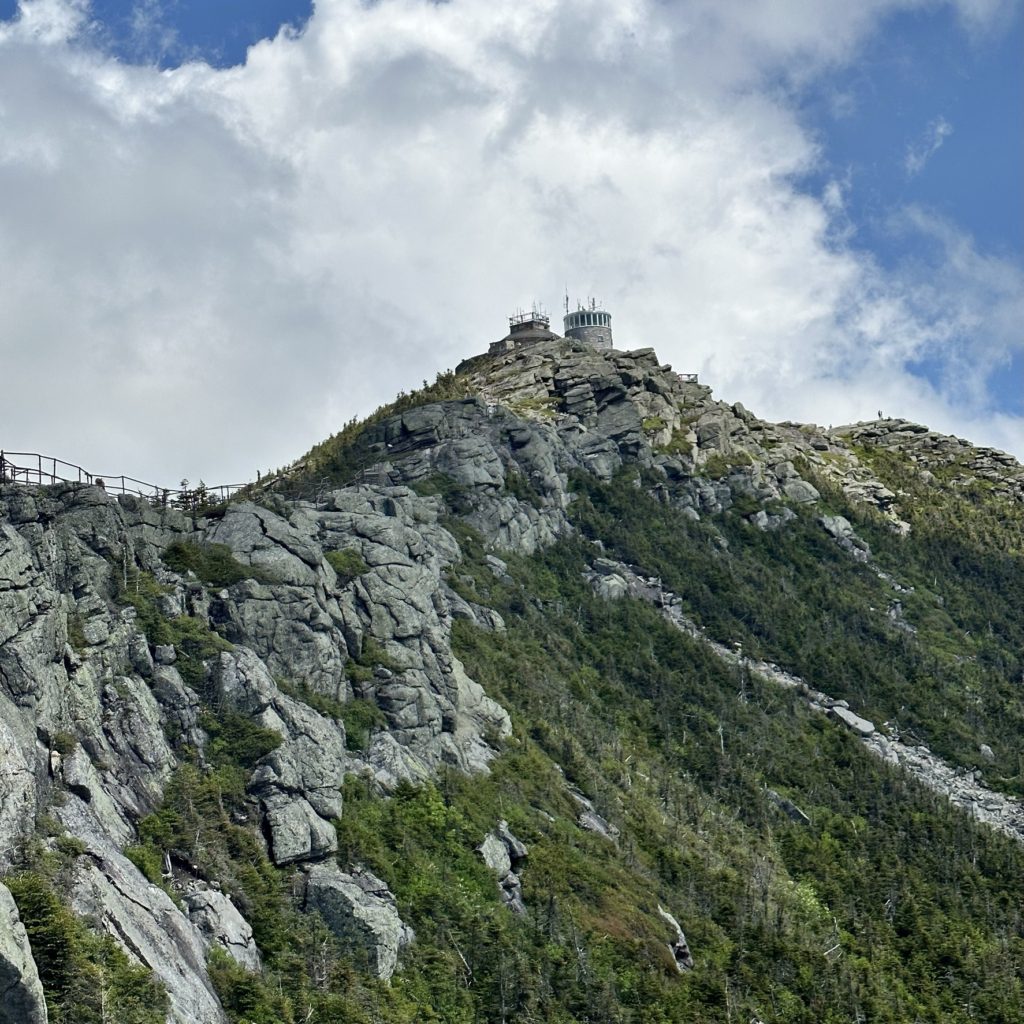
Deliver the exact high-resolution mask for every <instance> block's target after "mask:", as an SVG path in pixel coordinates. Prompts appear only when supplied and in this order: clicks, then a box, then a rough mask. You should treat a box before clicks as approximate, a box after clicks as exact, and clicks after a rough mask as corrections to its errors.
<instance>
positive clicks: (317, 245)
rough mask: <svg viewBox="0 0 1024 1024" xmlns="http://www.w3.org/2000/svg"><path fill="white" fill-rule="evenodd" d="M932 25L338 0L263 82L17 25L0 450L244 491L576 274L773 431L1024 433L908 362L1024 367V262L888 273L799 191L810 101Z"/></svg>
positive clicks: (707, 10) (871, 17)
mask: <svg viewBox="0 0 1024 1024" xmlns="http://www.w3.org/2000/svg"><path fill="white" fill-rule="evenodd" d="M914 5H916V4H915V0H906V2H899V0H870V2H865V3H862V4H849V3H845V2H844V3H839V2H838V0H828V2H825V0H821V2H815V3H807V2H798V0H776V2H773V3H768V2H767V0H749V2H746V3H730V4H721V3H718V2H712V0H690V2H687V3H678V4H671V5H666V4H662V3H656V2H653V0H630V2H628V3H623V2H621V0H619V2H612V0H560V2H556V0H521V2H519V3H516V4H507V5H495V4H493V3H490V2H485V0H452V2H450V3H448V4H443V5H435V4H431V3H427V2H425V0H381V2H379V3H376V4H372V5H367V4H364V3H362V2H359V0H320V2H319V3H318V4H317V7H316V12H315V15H314V17H313V18H312V20H311V21H310V22H309V24H308V26H307V27H306V29H305V30H304V31H303V32H302V33H301V34H296V33H294V32H291V31H285V32H282V33H281V34H280V35H279V36H278V37H277V38H276V39H274V40H269V41H266V42H263V43H261V44H259V45H258V46H256V47H254V48H253V49H252V50H251V51H250V53H249V58H248V61H247V63H246V64H245V65H244V66H241V67H237V68H232V69H228V70H223V71H217V70H213V69H211V68H209V67H207V66H206V65H204V64H199V63H193V64H188V65H185V66H183V67H181V68H179V69H177V70H175V71H172V72H159V71H157V70H156V69H153V68H145V67H132V66H129V65H126V64H123V63H119V62H116V61H113V60H110V59H108V58H106V57H104V56H103V55H102V53H100V52H97V51H96V50H94V49H91V48H90V46H91V45H95V44H94V43H93V44H90V43H89V42H88V38H87V35H86V36H84V37H83V28H82V26H83V21H82V19H83V18H84V17H86V15H87V12H86V10H85V8H84V7H83V6H82V5H74V4H69V3H66V2H63V3H62V2H60V0H32V2H29V0H24V2H23V4H22V12H23V13H22V19H21V21H20V22H15V23H13V24H9V25H6V26H0V281H2V282H3V285H2V287H0V325H2V326H0V348H2V353H3V358H4V366H5V380H6V381H7V382H9V383H8V387H7V389H6V391H5V399H4V403H3V406H2V408H0V444H3V445H4V446H6V447H7V448H8V449H11V448H16V447H31V448H33V449H36V450H42V451H45V452H48V453H51V454H55V455H58V456H63V457H65V458H73V459H74V460H75V461H81V462H83V463H84V464H87V465H88V466H89V467H90V468H93V469H95V470H97V471H100V472H104V471H105V472H110V471H111V470H117V471H118V472H122V471H123V472H132V473H134V474H135V475H140V474H141V475H150V476H153V477H156V478H158V479H159V480H161V481H167V482H174V481H175V480H177V479H180V478H181V477H183V476H188V477H190V478H191V479H193V480H195V479H196V478H198V477H199V476H203V477H204V478H205V479H206V480H207V482H212V481H217V482H220V481H222V480H224V479H225V478H235V479H239V478H247V477H250V476H253V475H254V474H255V470H256V469H257V467H260V468H267V467H268V466H269V465H274V464H281V463H284V462H286V461H288V460H290V459H291V458H293V457H295V456H297V455H298V454H300V453H301V452H302V451H303V450H304V449H305V448H307V447H308V446H309V445H310V444H312V443H314V442H315V441H317V440H319V439H320V438H321V437H323V436H325V435H326V434H328V433H330V432H332V431H333V430H336V429H338V427H339V426H340V425H341V424H342V423H343V422H344V421H346V420H348V419H349V418H350V417H351V416H352V415H353V414H355V413H360V414H362V413H365V412H367V411H369V410H370V409H371V408H372V407H373V406H374V405H376V404H378V403H381V402H384V401H387V400H389V399H390V398H391V397H393V395H394V393H395V392H396V391H397V390H398V389H399V388H406V389H408V388H409V387H414V386H417V385H418V384H419V382H420V380H421V379H423V378H432V377H433V375H434V372H435V371H436V370H437V369H442V368H444V367H448V366H453V365H455V363H456V362H458V361H459V359H461V358H463V357H465V356H468V355H471V354H474V353H476V352H479V351H481V350H483V349H484V348H485V347H486V345H487V343H488V342H489V341H491V340H493V339H494V338H496V337H499V336H500V335H501V334H502V333H503V332H504V316H505V315H506V314H507V313H508V312H509V311H511V310H512V309H513V308H514V307H515V306H517V305H521V304H523V305H525V304H528V303H529V301H530V300H531V299H533V298H537V299H541V300H545V301H547V302H548V304H549V306H553V305H555V304H556V302H557V298H558V297H559V296H560V295H561V291H562V287H563V284H568V286H569V289H570V292H571V294H572V295H574V296H575V295H577V294H578V295H580V296H581V297H582V296H583V295H585V294H586V293H588V292H596V293H597V294H598V295H600V296H601V297H602V299H603V300H604V301H605V302H606V303H607V304H608V306H609V308H610V309H611V310H612V312H613V314H614V317H615V328H616V338H617V341H618V343H619V344H620V345H621V346H623V347H638V346H641V345H648V344H653V345H655V346H656V347H657V349H658V351H659V353H660V354H661V355H662V357H663V358H665V359H668V360H671V361H673V362H674V363H676V364H677V366H678V368H679V369H685V370H699V371H701V373H702V375H703V377H704V379H705V380H706V381H708V382H709V383H711V384H713V385H714V386H715V387H716V390H717V391H718V392H719V393H721V394H722V395H723V396H724V397H727V398H729V399H730V400H742V401H743V402H744V403H746V404H747V405H748V406H749V407H750V408H752V409H754V410H755V411H758V412H760V413H762V414H765V415H771V416H774V417H777V418H784V417H793V418H816V419H818V420H819V421H821V422H825V421H827V420H831V421H834V422H838V421H839V420H840V419H853V418H858V417H861V416H866V415H873V414H874V412H875V411H876V409H877V406H878V404H879V403H882V404H883V406H884V408H885V409H886V411H889V412H893V413H896V412H900V413H903V414H907V415H911V416H917V417H919V418H925V419H927V420H929V421H930V422H933V423H936V424H939V423H941V424H942V425H944V426H947V427H948V428H956V427H957V426H958V425H959V426H960V427H961V429H963V430H966V428H967V427H968V426H969V427H971V428H972V429H973V430H974V431H975V432H974V436H976V437H977V438H978V439H979V440H992V439H994V438H997V437H999V438H1002V437H1011V438H1012V437H1019V434H1014V430H1017V429H1018V426H1017V425H1016V422H1017V421H1015V420H1013V419H1012V417H1004V418H1003V420H1005V422H1003V421H999V423H1002V425H999V423H997V420H996V418H995V416H994V414H992V413H991V412H990V411H989V408H988V404H987V403H988V398H987V395H986V391H985V386H984V378H983V377H979V378H978V381H977V383H976V385H975V386H972V387H971V388H967V389H965V388H963V387H961V386H960V384H959V379H958V381H957V382H952V381H951V382H950V383H949V385H948V386H943V387H940V388H939V389H938V390H928V389H923V388H922V385H921V383H920V381H919V379H918V378H917V377H915V376H913V375H912V374H911V373H910V372H909V371H908V370H907V369H906V364H907V361H908V360H915V359H921V358H923V357H925V355H926V354H928V353H936V352H938V353H940V354H941V351H942V346H943V345H954V346H959V347H960V349H962V351H963V352H964V353H965V354H966V353H968V352H969V351H971V350H972V348H971V346H972V345H973V344H974V342H972V341H971V340H970V339H971V338H973V337H980V336H984V338H986V339H989V340H987V341H982V342H978V344H979V345H981V348H982V349H984V351H985V352H986V353H987V355H986V356H985V358H986V359H987V360H988V362H989V363H990V364H992V365H995V363H994V361H997V359H998V353H999V352H1000V351H1003V349H1000V345H1001V344H1003V345H1004V347H1005V343H1006V338H1007V337H1008V336H1009V334H1011V333H1012V330H1011V328H1010V326H1009V325H1010V324H1011V321H1012V315H1014V314H1013V313H1012V310H1013V308H1014V307H1013V294H1012V293H1013V289H1014V288H1015V287H1016V285H1015V283H1014V282H1015V281H1017V280H1018V279H1017V278H1015V277H1014V274H1015V273H1016V274H1019V268H1014V267H1013V266H1012V265H1010V264H1005V263H1000V262H999V261H997V260H993V259H991V258H990V257H986V256H985V255H984V254H981V253H978V252H976V250H975V249H974V248H973V246H971V244H970V242H969V240H964V239H962V238H960V236H957V235H956V233H955V230H954V229H953V228H951V227H949V226H948V225H943V224H942V223H941V222H938V221H934V220H928V218H927V216H926V215H925V214H923V213H921V212H920V211H911V212H909V213H908V214H907V216H906V218H905V220H904V225H903V229H904V230H914V231H917V232H924V233H925V234H926V235H927V236H928V238H930V239H931V244H932V245H933V246H934V247H935V248H936V251H941V253H942V254H943V256H942V258H941V259H940V258H939V257H936V260H935V261H934V263H933V266H934V267H939V268H941V272H942V275H944V276H943V277H942V280H941V283H940V282H938V281H936V282H934V284H930V283H929V277H928V274H927V273H925V272H924V271H920V272H919V271H918V270H917V269H914V268H910V269H908V270H907V271H906V272H905V273H903V274H901V275H899V276H898V277H897V278H895V279H890V278H886V277H885V276H883V275H882V274H881V273H880V272H879V271H878V270H877V268H876V267H875V266H874V264H873V262H872V260H871V259H870V256H868V255H866V254H864V253H861V252H858V251H856V250H854V249H852V248H850V247H849V237H848V236H849V232H848V224H847V222H846V212H845V205H846V204H845V198H844V194H845V190H846V189H848V188H849V187H850V186H849V183H846V182H837V183H835V184H833V185H831V186H829V188H828V189H827V190H826V191H825V193H824V194H823V195H822V196H821V197H814V196H809V195H806V194H802V193H801V192H800V191H798V190H797V189H796V188H795V187H794V184H793V181H794V179H795V177H796V176H798V175H801V174H802V173H804V172H805V171H807V170H809V169H812V168H814V167H815V166H816V165H817V162H818V160H819V153H818V150H817V148H816V144H815V142H814V140H813V139H812V138H811V137H810V136H809V135H808V134H807V132H806V130H805V129H804V127H803V126H802V125H801V123H800V121H799V120H798V117H797V115H796V113H795V111H794V109H793V106H792V105H791V102H790V100H789V99H788V95H789V94H788V92H787V89H786V88H780V86H779V82H780V81H783V82H789V83H793V82H799V81H808V80H810V79H811V78H812V77H813V75H814V74H816V73H817V72H818V71H820V69H822V68H824V67H827V66H830V65H833V64H836V63H840V62H843V61H847V60H850V59H852V58H853V57H854V56H855V55H856V53H857V48H858V46H859V45H860V44H861V43H862V42H863V40H864V39H865V38H866V37H867V36H868V35H869V34H870V33H871V32H873V31H876V30H877V29H878V26H879V25H880V24H881V22H882V20H883V19H884V18H885V16H886V15H887V14H888V13H890V12H891V11H892V10H894V9H895V8H897V7H900V6H914ZM83 39H84V40H85V41H83ZM993 281H1000V282H1002V283H1000V284H998V286H993V287H994V291H993V290H992V288H990V287H989V286H990V285H991V283H992V282H993ZM986 288H989V291H986ZM986 295H987V296H988V298H989V299H991V298H992V296H993V295H994V296H996V303H995V306H998V307H999V308H1000V309H1001V310H1002V312H1000V313H998V315H996V316H995V317H993V310H994V309H995V306H993V304H992V302H988V305H986V302H987V301H988V300H985V299H984V296H986ZM958 301H960V305H959V306H958V305H957V302H958ZM1000 304H1001V305H1000ZM1000 317H1004V318H1005V324H1004V325H1003V326H1002V327H998V328H997V327H996V326H995V324H996V321H999V322H1000V323H1003V321H1002V320H1000ZM999 338H1003V339H1004V340H1003V342H1000V341H999V340H998V339H999ZM957 358H959V356H957ZM10 382H13V384H12V383H10ZM1016 450H1017V451H1018V452H1024V444H1022V445H1019V446H1018V447H1017V449H1016ZM112 463H114V464H112Z"/></svg>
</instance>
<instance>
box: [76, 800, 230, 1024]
mask: <svg viewBox="0 0 1024 1024" xmlns="http://www.w3.org/2000/svg"><path fill="white" fill-rule="evenodd" d="M64 811H65V814H63V815H62V817H63V818H64V820H66V821H68V822H69V824H71V825H72V826H73V827H74V826H76V825H77V826H78V827H77V828H76V829H75V831H76V834H78V835H79V836H80V837H81V836H85V837H86V838H85V841H86V845H87V849H88V853H87V855H86V856H84V857H80V858H79V859H78V861H77V864H76V868H75V876H74V882H73V887H72V895H71V902H72V907H73V909H74V910H75V911H76V912H77V913H78V914H81V915H82V916H83V917H85V918H86V919H87V920H88V921H90V922H92V923H94V924H95V925H96V926H97V927H99V928H101V929H103V930H104V931H106V932H107V933H108V934H109V935H111V936H112V937H113V938H114V939H116V940H117V942H118V943H119V944H120V945H121V946H122V948H123V949H124V950H125V951H126V952H127V953H128V954H129V955H130V956H132V957H133V958H134V959H136V960H138V961H139V962H140V963H142V964H144V965H145V966H146V967H148V968H149V969H150V970H151V971H152V972H153V973H154V975H155V976H156V977H157V978H158V979H159V980H160V981H161V982H162V983H163V985H164V988H165V989H166V990H167V996H168V999H169V1000H170V1006H171V1016H170V1020H171V1021H172V1022H173V1024H196V1022H197V1021H203V1024H222V1022H224V1021H226V1019H227V1018H226V1017H225V1015H224V1011H223V1009H222V1008H221V1005H220V1000H219V999H218V998H217V995H216V993H215V992H214V990H213V986H212V985H211V984H210V979H209V977H208V976H207V973H206V957H207V952H208V944H207V942H206V940H205V939H204V937H203V935H202V933H201V932H200V931H199V929H198V928H197V927H196V926H195V925H194V924H193V923H192V922H191V921H190V920H189V919H188V918H187V917H186V916H185V914H184V913H183V912H182V911H181V910H180V909H179V908H178V907H177V906H176V905H175V904H174V901H173V900H172V899H171V898H170V897H169V896H168V895H167V893H165V892H164V891H163V889H161V888H159V887H158V886H155V885H153V884H152V883H151V882H148V881H147V880H146V879H145V878H144V877H143V876H142V874H141V873H140V872H139V870H138V869H137V868H136V867H135V865H134V864H132V863H131V861H129V860H128V859H127V858H125V857H124V856H123V855H122V854H121V853H119V852H118V851H117V849H116V848H114V847H113V846H112V845H111V844H110V843H109V842H108V841H106V840H105V839H104V838H103V837H102V835H101V834H99V831H98V830H97V831H91V828H90V824H91V823H90V822H89V820H88V810H87V809H85V808H79V809H78V810H77V811H76V810H71V809H70V808H65V809H64ZM68 811H70V813H66V812H68ZM90 833H91V834H90Z"/></svg>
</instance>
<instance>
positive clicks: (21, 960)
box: [0, 885, 47, 1024]
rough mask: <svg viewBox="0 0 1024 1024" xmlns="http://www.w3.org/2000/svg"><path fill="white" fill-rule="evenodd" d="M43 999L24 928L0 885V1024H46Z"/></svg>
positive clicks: (44, 1001) (7, 894)
mask: <svg viewBox="0 0 1024 1024" xmlns="http://www.w3.org/2000/svg"><path fill="white" fill-rule="evenodd" d="M46 1021H47V1014H46V1000H45V999H44V997H43V986H42V984H41V982H40V981H39V972H38V971H37V970H36V962H35V960H33V959H32V950H31V949H30V948H29V943H28V936H27V935H26V934H25V926H24V925H23V924H22V923H21V918H20V917H19V916H18V908H17V907H16V906H15V903H14V899H13V897H12V896H11V893H10V891H9V890H8V889H7V887H6V886H4V885H0V1024H46Z"/></svg>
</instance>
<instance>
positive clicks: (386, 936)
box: [305, 863, 415, 981]
mask: <svg viewBox="0 0 1024 1024" xmlns="http://www.w3.org/2000/svg"><path fill="white" fill-rule="evenodd" d="M305 905H306V909H307V910H315V911H317V912H319V913H320V915H321V916H322V917H323V919H324V922H325V924H326V925H327V927H328V928H329V929H330V930H331V931H332V932H333V933H334V934H335V935H336V936H337V937H338V938H339V939H341V941H342V942H343V943H345V944H346V945H347V946H348V947H349V949H351V950H352V952H353V954H354V958H355V960H356V963H357V965H358V966H360V967H364V968H365V969H366V970H368V971H369V972H370V973H372V974H373V975H375V976H376V977H378V978H381V979H383V980H385V981H386V980H388V979H389V978H390V977H391V976H392V975H393V974H394V973H395V969H396V967H397V966H398V955H399V952H400V950H401V949H402V948H403V947H404V946H406V945H408V944H409V943H410V942H411V941H413V939H414V938H415V936H414V934H413V933H412V930H411V929H410V928H408V927H407V926H406V925H405V923H404V922H403V921H402V919H401V917H399V915H398V908H397V906H396V903H395V897H394V896H393V895H392V893H391V891H390V890H389V889H388V887H387V885H385V883H384V882H382V881H381V880H380V879H379V878H377V876H376V875H374V874H372V873H371V872H369V871H367V870H365V869H360V868H357V869H356V870H355V871H353V872H352V873H351V874H346V873H345V872H343V871H342V870H341V869H340V868H339V867H338V866H337V865H336V864H333V863H330V864H317V865H314V866H313V867H311V868H310V869H309V871H308V873H307V875H306V900H305Z"/></svg>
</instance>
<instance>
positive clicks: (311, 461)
mask: <svg viewBox="0 0 1024 1024" xmlns="http://www.w3.org/2000/svg"><path fill="white" fill-rule="evenodd" d="M472 394H473V391H472V388H471V387H470V385H469V381H468V380H467V379H466V378H465V377H459V376H456V375H455V373H453V372H452V371H451V370H445V371H443V372H439V373H438V374H437V377H436V379H435V380H434V382H433V383H432V384H430V383H428V382H427V381H424V382H423V387H422V388H418V389H416V390H414V391H411V392H409V393H406V392H404V391H402V392H399V395H398V398H396V399H395V401H394V402H390V403H389V404H387V405H382V406H380V407H379V408H378V409H376V410H375V411H374V412H372V413H371V414H370V415H369V416H367V417H366V419H364V420H356V419H354V418H353V419H352V420H350V421H349V422H348V423H346V424H345V426H344V427H343V428H342V429H341V430H340V431H339V432H338V433H337V434H333V435H332V436H331V437H329V438H328V439H327V440H326V441H322V442H321V443H320V444H318V445H316V446H315V447H313V448H312V449H310V451H309V452H307V453H306V455H304V456H303V457H302V458H301V459H300V460H299V461H298V463H297V464H296V468H295V469H293V470H291V471H290V472H289V473H288V475H287V479H286V480H284V481H283V484H282V486H283V489H284V490H285V491H286V492H287V493H288V494H290V495H294V496H300V495H301V496H304V497H311V496H315V495H316V494H317V493H318V492H319V491H321V490H323V488H325V487H341V486H343V485H344V484H347V483H350V482H351V481H352V480H353V479H354V478H355V477H356V476H357V475H358V473H359V471H360V470H362V469H364V468H366V467H367V466H368V465H370V464H371V463H372V462H375V461H376V458H375V457H374V456H373V455H372V454H371V453H368V452H366V451H364V450H363V449H362V448H361V447H360V442H361V441H363V440H364V438H363V435H364V434H365V433H366V431H367V429H368V428H370V427H372V426H373V425H374V424H377V423H380V422H381V421H382V420H386V419H388V417H390V416H395V415H397V414H398V413H402V412H405V411H407V410H409V409H415V408H416V407H417V406H421V405H425V404H427V403H428V402H445V401H453V400H457V399H462V398H470V397H472Z"/></svg>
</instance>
